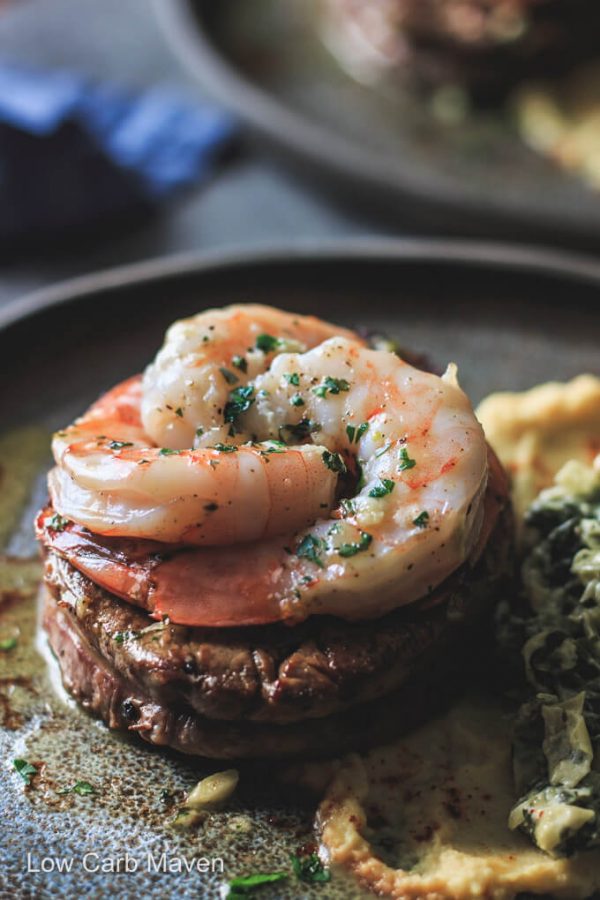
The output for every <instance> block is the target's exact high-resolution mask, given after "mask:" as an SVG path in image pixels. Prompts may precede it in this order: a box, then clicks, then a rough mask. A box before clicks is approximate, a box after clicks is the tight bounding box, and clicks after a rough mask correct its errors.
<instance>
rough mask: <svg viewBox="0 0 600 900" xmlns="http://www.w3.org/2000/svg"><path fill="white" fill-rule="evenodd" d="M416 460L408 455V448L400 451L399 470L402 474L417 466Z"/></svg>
mask: <svg viewBox="0 0 600 900" xmlns="http://www.w3.org/2000/svg"><path fill="white" fill-rule="evenodd" d="M416 464H417V461H416V459H411V458H410V456H409V455H408V450H407V449H406V447H403V448H402V450H401V451H400V462H399V463H398V469H399V470H400V472H404V471H405V469H412V468H413V466H416Z"/></svg>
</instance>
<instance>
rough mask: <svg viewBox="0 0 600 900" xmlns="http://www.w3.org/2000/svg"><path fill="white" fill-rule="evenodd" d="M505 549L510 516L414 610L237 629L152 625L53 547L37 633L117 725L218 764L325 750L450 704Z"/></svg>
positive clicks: (69, 681)
mask: <svg viewBox="0 0 600 900" xmlns="http://www.w3.org/2000/svg"><path fill="white" fill-rule="evenodd" d="M511 542H512V522H511V517H510V513H509V511H508V510H505V511H504V513H503V514H502V515H500V517H499V518H498V520H497V523H496V526H495V528H494V532H493V534H492V536H491V538H490V540H489V541H488V544H487V549H486V551H485V553H484V554H483V556H482V557H481V558H480V559H479V561H478V563H477V565H476V566H475V568H473V569H469V568H468V566H467V567H464V568H463V569H462V570H459V571H458V572H457V573H455V574H454V575H453V576H452V578H451V579H448V582H447V583H446V584H445V585H444V586H443V591H440V595H439V596H438V597H437V599H435V602H434V598H432V597H430V598H428V602H427V603H423V604H422V605H421V606H420V607H419V605H416V606H415V605H413V606H411V607H405V608H401V609H399V610H397V611H395V612H393V613H390V614H388V615H386V616H384V617H383V618H381V619H374V620H370V621H367V622H361V623H350V622H344V621H342V620H338V619H327V618H325V617H315V618H313V619H309V620H307V621H306V622H303V623H302V624H300V625H296V626H293V627H289V626H285V625H271V626H260V627H255V628H243V629H201V628H190V627H186V626H181V625H173V624H171V623H160V622H158V623H157V622H156V621H155V620H154V619H152V618H150V616H149V615H148V614H147V613H146V612H145V611H144V610H142V609H139V608H137V607H134V606H132V605H130V604H128V603H126V602H125V601H123V600H120V599H119V598H118V597H115V596H114V595H111V594H109V593H108V592H107V591H105V590H104V589H102V588H100V587H98V586H97V585H95V584H94V583H93V582H92V581H91V580H90V579H89V578H87V577H86V576H85V575H82V574H81V573H80V572H79V571H78V570H77V569H76V568H75V567H74V566H73V565H72V564H71V563H70V562H68V561H67V560H65V559H63V558H62V557H60V556H59V555H58V554H57V553H55V552H54V551H52V550H48V551H47V554H46V585H47V587H48V597H47V600H46V606H45V613H44V626H45V628H46V630H47V632H48V635H49V639H50V645H51V647H52V649H53V651H54V653H55V655H56V657H57V659H58V663H59V666H60V669H61V673H62V678H63V682H64V684H65V687H66V688H67V690H69V691H70V692H71V693H72V694H73V695H74V696H75V697H76V699H78V700H79V701H80V702H81V703H82V704H83V705H84V706H85V707H87V708H88V709H89V710H90V711H91V712H93V713H95V714H96V715H99V716H100V717H101V718H103V719H104V720H105V722H107V724H108V725H109V726H110V727H112V728H127V729H128V730H130V731H134V732H137V733H138V734H139V735H140V736H141V737H142V738H144V739H145V740H148V741H150V742H151V743H156V744H160V745H168V746H170V747H173V748H175V749H177V750H180V751H182V752H185V753H191V754H198V755H202V756H209V757H217V758H236V757H267V756H277V757H285V756H295V755H299V754H309V755H329V754H333V753H336V752H339V751H341V750H344V749H347V748H348V747H349V746H352V747H357V746H367V745H369V744H371V743H376V742H380V741H382V740H385V739H387V738H389V737H391V736H392V735H393V734H397V733H400V732H401V731H403V730H407V729H408V728H410V727H413V726H414V725H415V724H416V723H417V722H418V721H420V720H421V719H422V718H426V717H427V716H428V715H429V714H431V711H432V710H433V709H434V708H436V707H437V706H438V704H439V702H440V701H441V700H442V699H443V698H444V697H447V695H448V693H450V692H451V690H452V689H453V687H455V686H456V683H457V681H458V680H460V677H464V675H465V672H466V671H467V668H468V667H467V665H466V660H468V659H469V657H470V656H474V654H475V647H476V646H477V644H478V643H480V642H481V633H482V629H485V624H486V622H487V618H488V613H489V612H490V610H491V608H492V606H493V604H494V602H495V600H496V598H497V597H498V596H499V595H500V594H501V593H502V592H503V591H505V589H506V583H507V578H508V577H509V572H510V563H509V560H510V557H511V553H510V550H511ZM457 645H460V648H461V653H460V654H457V653H456V648H457ZM457 657H458V659H457ZM442 685H443V686H444V687H443V689H442Z"/></svg>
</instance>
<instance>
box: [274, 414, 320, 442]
mask: <svg viewBox="0 0 600 900" xmlns="http://www.w3.org/2000/svg"><path fill="white" fill-rule="evenodd" d="M320 430H321V426H320V425H319V423H318V422H313V420H312V419H300V421H299V422H297V423H296V424H295V425H282V426H281V428H280V429H279V433H280V435H281V433H282V432H287V433H288V434H289V435H290V437H293V438H297V440H299V441H303V440H305V439H306V438H307V437H309V435H311V434H314V433H315V432H317V431H320Z"/></svg>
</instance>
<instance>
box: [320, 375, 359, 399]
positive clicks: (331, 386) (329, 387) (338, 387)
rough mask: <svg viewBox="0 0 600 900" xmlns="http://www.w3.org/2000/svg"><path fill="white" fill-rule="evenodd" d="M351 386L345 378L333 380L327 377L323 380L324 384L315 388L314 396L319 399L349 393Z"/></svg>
mask: <svg viewBox="0 0 600 900" xmlns="http://www.w3.org/2000/svg"><path fill="white" fill-rule="evenodd" d="M349 390H350V385H349V383H348V382H347V381H346V379H345V378H331V377H330V376H329V375H327V376H326V377H325V378H324V379H323V383H322V384H320V385H319V386H318V387H316V388H313V394H316V395H317V397H325V396H326V395H327V394H328V393H329V394H339V393H340V392H341V391H349Z"/></svg>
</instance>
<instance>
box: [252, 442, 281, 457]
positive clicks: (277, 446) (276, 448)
mask: <svg viewBox="0 0 600 900" xmlns="http://www.w3.org/2000/svg"><path fill="white" fill-rule="evenodd" d="M264 443H265V444H266V445H267V446H265V447H263V448H262V449H261V451H260V453H261V456H265V455H266V454H268V453H284V452H285V449H286V446H287V444H284V443H283V441H275V440H271V441H265V442H264ZM257 446H259V447H260V446H261V445H260V444H258V445H257Z"/></svg>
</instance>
